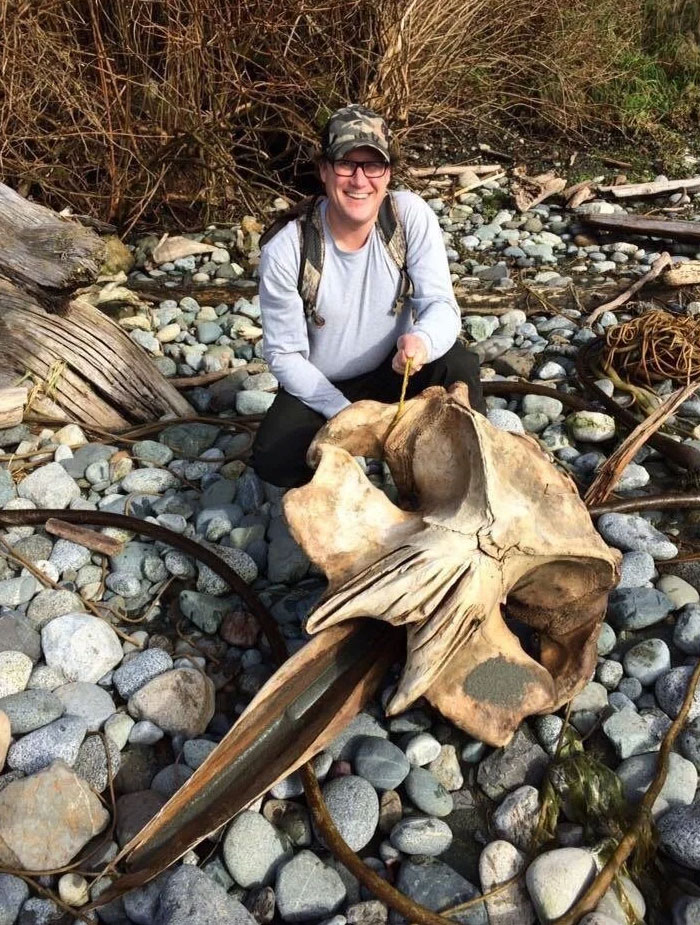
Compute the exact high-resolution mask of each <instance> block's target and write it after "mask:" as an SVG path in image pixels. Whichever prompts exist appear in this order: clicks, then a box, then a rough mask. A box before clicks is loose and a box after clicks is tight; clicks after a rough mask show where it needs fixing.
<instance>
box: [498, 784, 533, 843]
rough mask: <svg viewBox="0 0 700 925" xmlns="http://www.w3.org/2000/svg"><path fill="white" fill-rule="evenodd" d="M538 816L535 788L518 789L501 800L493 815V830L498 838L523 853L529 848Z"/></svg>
mask: <svg viewBox="0 0 700 925" xmlns="http://www.w3.org/2000/svg"><path fill="white" fill-rule="evenodd" d="M539 815H540V796H539V793H538V792H537V788H535V787H530V786H528V785H526V786H524V787H518V789H517V790H514V791H513V792H512V793H509V794H508V796H507V797H505V798H504V799H503V801H502V802H501V804H500V806H499V807H498V808H497V809H496V811H495V812H494V814H493V818H492V820H491V821H492V824H493V830H494V832H495V833H496V835H498V836H499V837H500V838H504V839H506V841H509V842H512V843H513V844H514V845H516V846H517V847H518V848H521V849H522V850H523V851H527V850H528V849H529V847H530V842H531V840H532V836H533V834H534V832H535V829H536V828H537V822H538V820H539Z"/></svg>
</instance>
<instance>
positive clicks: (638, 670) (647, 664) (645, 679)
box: [623, 639, 671, 686]
mask: <svg viewBox="0 0 700 925" xmlns="http://www.w3.org/2000/svg"><path fill="white" fill-rule="evenodd" d="M623 663H624V666H625V671H626V672H627V674H628V675H629V676H630V677H632V678H637V680H638V681H640V682H641V683H642V684H643V685H645V686H646V685H650V684H654V683H655V682H656V679H657V678H660V677H661V675H663V674H665V673H666V672H667V671H668V669H669V668H670V667H671V653H670V651H669V648H668V646H667V645H666V643H665V642H664V641H663V639H645V640H644V642H640V643H637V645H636V646H632V648H631V649H628V650H627V652H625V656H624V659H623Z"/></svg>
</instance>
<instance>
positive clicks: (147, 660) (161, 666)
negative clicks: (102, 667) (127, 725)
mask: <svg viewBox="0 0 700 925" xmlns="http://www.w3.org/2000/svg"><path fill="white" fill-rule="evenodd" d="M172 667H173V660H172V659H171V658H170V656H169V655H168V653H167V652H165V651H164V650H163V649H155V648H154V649H146V650H145V651H144V652H139V653H138V654H137V655H135V656H134V657H133V658H131V659H129V661H128V662H124V664H122V665H120V667H119V668H117V669H116V671H115V672H114V674H113V676H112V682H113V684H114V686H115V687H116V689H117V690H118V691H119V696H120V697H121V698H122V699H124V700H128V699H129V697H131V696H132V694H135V693H136V691H137V690H139V688H141V687H143V686H144V684H147V683H148V682H149V681H150V680H152V679H153V678H156V677H157V676H158V675H159V674H162V673H163V672H164V671H169V670H170V669H171V668H172Z"/></svg>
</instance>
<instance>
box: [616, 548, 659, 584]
mask: <svg viewBox="0 0 700 925" xmlns="http://www.w3.org/2000/svg"><path fill="white" fill-rule="evenodd" d="M655 575H656V566H655V565H654V559H653V557H652V556H651V555H650V554H649V553H648V552H626V553H624V555H623V556H622V562H621V563H620V582H619V584H618V586H617V587H618V589H619V588H643V587H645V586H646V585H647V584H648V583H649V582H650V581H652V580H653V578H654V576H655Z"/></svg>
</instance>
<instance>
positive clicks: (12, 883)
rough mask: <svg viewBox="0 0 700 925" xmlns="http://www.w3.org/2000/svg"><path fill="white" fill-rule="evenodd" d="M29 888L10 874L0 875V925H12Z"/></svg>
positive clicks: (27, 894)
mask: <svg viewBox="0 0 700 925" xmlns="http://www.w3.org/2000/svg"><path fill="white" fill-rule="evenodd" d="M28 896H29V887H28V886H27V884H26V883H25V882H24V880H20V878H19V877H14V876H13V875H12V874H0V925H14V923H15V922H16V920H17V916H18V915H19V910H20V909H21V908H22V904H23V903H24V901H25V900H26V899H27V897H28Z"/></svg>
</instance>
